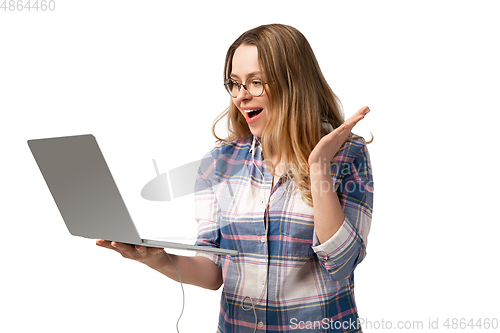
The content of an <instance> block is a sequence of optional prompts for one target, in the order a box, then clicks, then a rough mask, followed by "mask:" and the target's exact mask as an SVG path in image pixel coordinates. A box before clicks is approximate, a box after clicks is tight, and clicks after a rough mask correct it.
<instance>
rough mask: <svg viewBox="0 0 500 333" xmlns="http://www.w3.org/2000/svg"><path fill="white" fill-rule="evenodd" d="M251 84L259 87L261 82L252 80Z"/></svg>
mask: <svg viewBox="0 0 500 333" xmlns="http://www.w3.org/2000/svg"><path fill="white" fill-rule="evenodd" d="M252 84H253V85H254V86H255V87H260V86H261V85H262V82H260V81H252Z"/></svg>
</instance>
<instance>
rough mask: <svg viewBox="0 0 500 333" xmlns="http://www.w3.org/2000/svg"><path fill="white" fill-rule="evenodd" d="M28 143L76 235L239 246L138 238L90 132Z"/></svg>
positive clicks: (194, 247)
mask: <svg viewBox="0 0 500 333" xmlns="http://www.w3.org/2000/svg"><path fill="white" fill-rule="evenodd" d="M28 145H29V147H30V149H31V152H32V153H33V156H34V157H35V160H36V162H37V164H38V167H39V168H40V171H41V172H42V175H43V177H44V178H45V182H46V183H47V186H48V187H49V189H50V192H51V193H52V196H53V198H54V200H55V202H56V204H57V207H58V208H59V211H60V213H61V215H62V217H63V219H64V222H65V223H66V226H67V227H68V230H69V232H70V233H71V234H72V235H74V236H80V237H85V238H91V239H104V240H108V241H116V242H121V243H127V244H134V245H144V246H150V247H160V248H170V249H179V250H193V251H202V252H210V253H218V254H223V255H236V254H238V251H235V250H228V249H219V248H213V247H208V246H206V247H205V246H197V245H189V244H182V243H175V242H166V241H161V240H149V239H142V238H141V237H140V236H139V233H138V232H137V229H136V227H135V225H134V222H133V221H132V218H131V216H130V214H129V212H128V210H127V207H126V206H125V202H124V201H123V199H122V196H121V195H120V192H119V191H118V187H117V186H116V183H115V181H114V179H113V177H112V175H111V172H110V171H109V168H108V165H107V164H106V161H105V160H104V156H103V155H102V153H101V150H100V148H99V146H98V144H97V141H96V139H95V137H94V136H93V135H78V136H67V137H59V138H48V139H38V140H29V141H28Z"/></svg>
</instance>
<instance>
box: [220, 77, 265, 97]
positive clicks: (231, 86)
mask: <svg viewBox="0 0 500 333" xmlns="http://www.w3.org/2000/svg"><path fill="white" fill-rule="evenodd" d="M265 84H267V82H262V80H261V79H259V78H258V77H256V76H251V77H249V78H248V79H247V80H246V82H245V84H241V83H238V82H236V81H235V80H234V79H227V80H226V82H225V83H224V86H225V87H226V90H227V92H228V93H229V95H231V97H233V98H236V97H237V96H238V93H239V92H240V90H241V87H243V88H245V90H246V91H248V93H249V94H250V95H252V96H253V97H259V96H260V95H262V94H263V93H264V85H265Z"/></svg>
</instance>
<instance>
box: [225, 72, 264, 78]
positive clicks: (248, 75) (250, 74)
mask: <svg viewBox="0 0 500 333" xmlns="http://www.w3.org/2000/svg"><path fill="white" fill-rule="evenodd" d="M257 74H262V71H259V72H251V73H248V74H247V78H248V77H251V76H255V75H257ZM229 76H230V77H232V78H236V79H239V78H240V77H239V76H238V75H236V74H233V73H231V74H230V75H229Z"/></svg>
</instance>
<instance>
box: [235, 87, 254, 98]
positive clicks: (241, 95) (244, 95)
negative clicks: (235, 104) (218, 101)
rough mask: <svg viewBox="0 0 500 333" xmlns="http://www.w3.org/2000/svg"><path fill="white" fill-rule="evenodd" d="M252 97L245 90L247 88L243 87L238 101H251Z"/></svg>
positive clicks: (239, 92)
mask: <svg viewBox="0 0 500 333" xmlns="http://www.w3.org/2000/svg"><path fill="white" fill-rule="evenodd" d="M251 98H252V95H250V93H249V92H248V91H247V90H246V89H245V87H243V86H242V87H241V88H240V90H239V91H238V95H236V99H237V100H240V101H244V100H248V99H251Z"/></svg>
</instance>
